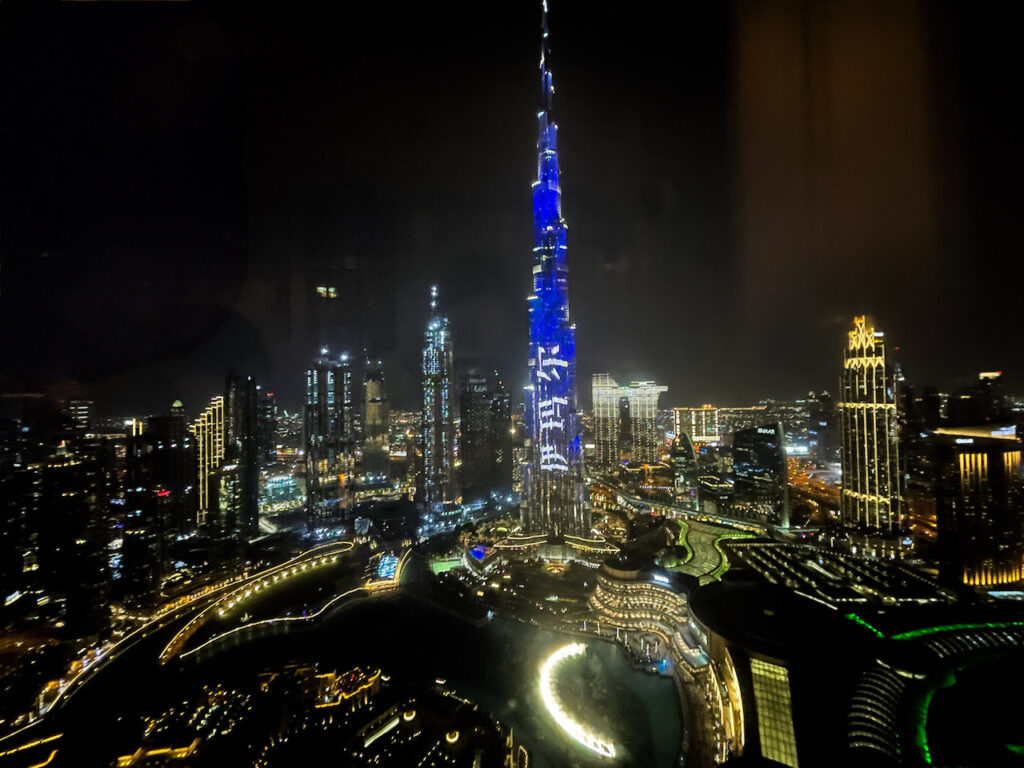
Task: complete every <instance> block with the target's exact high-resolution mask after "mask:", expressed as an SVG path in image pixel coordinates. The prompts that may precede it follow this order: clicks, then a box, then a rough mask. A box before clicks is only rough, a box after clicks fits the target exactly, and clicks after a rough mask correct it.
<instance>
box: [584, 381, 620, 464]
mask: <svg viewBox="0 0 1024 768" xmlns="http://www.w3.org/2000/svg"><path fill="white" fill-rule="evenodd" d="M590 395H591V404H592V405H593V408H594V466H593V467H592V468H591V469H598V470H602V469H607V468H609V467H612V466H615V465H617V464H618V463H619V459H620V456H619V418H620V414H619V385H618V384H617V383H616V382H615V379H613V378H612V377H611V376H610V375H609V374H607V373H595V374H594V376H593V378H592V379H591V389H590Z"/></svg>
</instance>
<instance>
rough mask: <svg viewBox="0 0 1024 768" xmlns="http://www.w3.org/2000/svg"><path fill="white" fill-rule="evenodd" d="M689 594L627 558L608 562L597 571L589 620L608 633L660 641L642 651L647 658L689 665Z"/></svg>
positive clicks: (667, 575)
mask: <svg viewBox="0 0 1024 768" xmlns="http://www.w3.org/2000/svg"><path fill="white" fill-rule="evenodd" d="M688 599H689V590H688V588H687V587H686V586H685V585H684V583H683V580H682V578H681V577H679V576H677V575H675V574H673V573H671V572H669V571H667V570H665V569H662V568H657V567H651V566H648V565H645V564H643V563H640V562H637V561H634V560H632V559H631V558H629V557H622V556H615V557H611V558H608V559H607V560H605V562H604V563H603V564H602V565H601V566H600V568H598V570H597V587H596V588H595V589H594V591H593V593H592V594H591V596H590V601H589V605H590V609H591V611H592V614H593V618H594V620H596V621H599V622H601V625H602V626H603V627H605V628H607V629H611V628H614V629H615V630H617V632H618V637H619V640H620V641H623V642H628V638H627V637H624V636H623V633H634V635H635V636H636V637H637V638H639V637H641V636H652V635H653V636H655V637H657V638H659V639H660V642H659V643H658V644H657V645H656V646H654V647H648V648H647V651H648V653H649V654H650V655H651V656H652V657H658V658H666V659H668V660H671V661H672V663H674V664H677V663H681V662H684V660H689V661H691V662H692V661H693V660H694V659H695V656H696V654H697V651H696V648H695V647H694V646H695V642H693V641H692V640H691V639H689V638H687V637H686V626H687V622H688V619H689V610H688V608H687V601H688Z"/></svg>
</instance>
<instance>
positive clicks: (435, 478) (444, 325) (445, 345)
mask: <svg viewBox="0 0 1024 768" xmlns="http://www.w3.org/2000/svg"><path fill="white" fill-rule="evenodd" d="M422 373H423V422H422V426H421V430H422V448H423V482H422V483H421V486H422V498H423V500H424V501H425V502H426V503H427V504H429V505H431V506H433V505H436V504H442V503H444V502H446V501H455V500H456V499H457V498H458V495H459V494H458V488H457V482H456V476H455V472H456V470H455V413H454V410H453V407H452V405H453V403H452V395H453V393H452V386H453V385H454V372H453V363H452V336H451V331H450V330H449V328H448V318H447V317H445V316H444V315H442V314H441V313H440V312H439V311H438V308H437V286H436V285H435V286H433V287H432V288H431V289H430V319H429V320H428V321H427V331H426V334H425V336H424V345H423V369H422Z"/></svg>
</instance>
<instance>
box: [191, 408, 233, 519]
mask: <svg viewBox="0 0 1024 768" xmlns="http://www.w3.org/2000/svg"><path fill="white" fill-rule="evenodd" d="M190 431H191V432H192V435H193V437H194V438H195V449H196V488H197V491H198V492H197V494H196V525H197V526H198V527H200V528H202V527H203V526H205V525H206V524H207V521H208V520H209V519H210V513H211V512H216V511H217V490H216V488H217V471H218V470H219V469H220V467H221V465H222V464H223V463H224V449H225V445H224V437H225V433H224V398H223V397H222V396H219V395H218V396H217V397H214V398H213V399H212V400H210V404H209V405H208V406H206V408H205V409H204V410H203V412H202V413H201V414H199V418H197V419H196V420H195V421H194V422H193V423H192V426H191V427H190Z"/></svg>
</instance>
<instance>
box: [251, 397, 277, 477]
mask: <svg viewBox="0 0 1024 768" xmlns="http://www.w3.org/2000/svg"><path fill="white" fill-rule="evenodd" d="M256 389H257V403H256V422H257V427H258V429H259V438H260V439H259V453H260V466H261V467H267V466H270V465H271V464H273V463H274V462H275V461H276V460H277V421H278V413H277V395H275V394H274V393H273V392H267V391H266V390H264V389H262V388H260V387H257V388H256Z"/></svg>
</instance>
